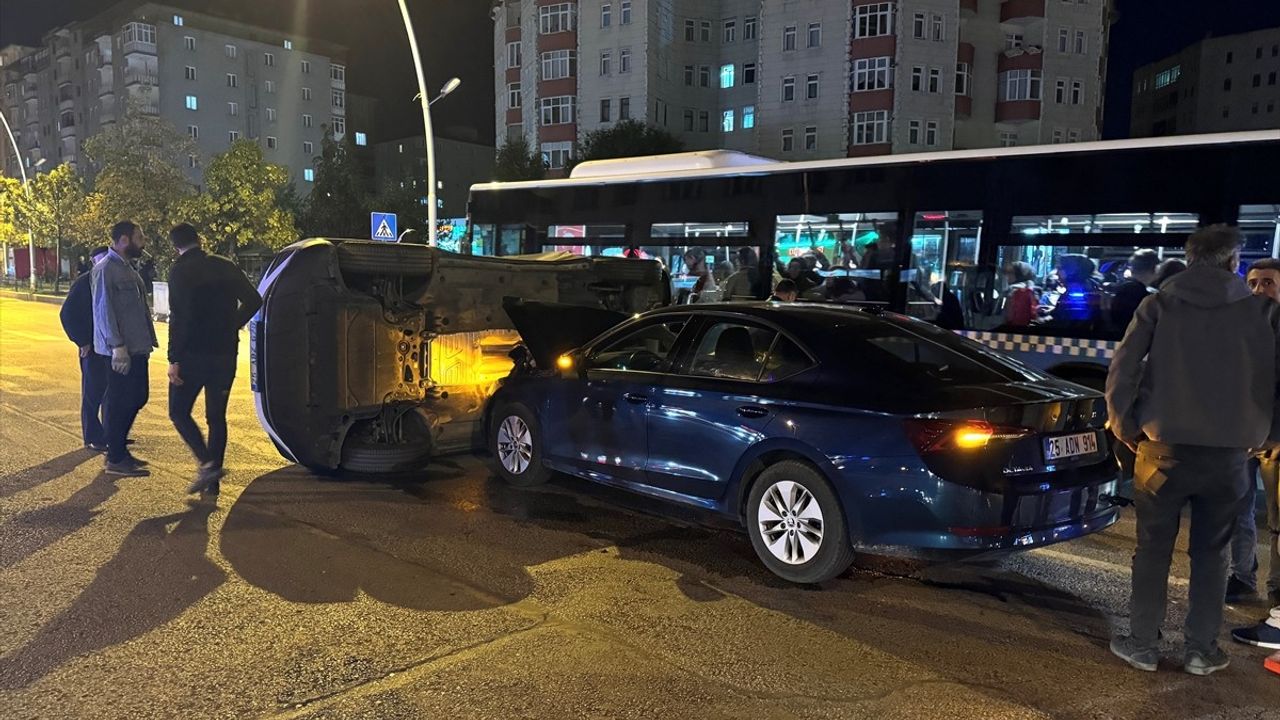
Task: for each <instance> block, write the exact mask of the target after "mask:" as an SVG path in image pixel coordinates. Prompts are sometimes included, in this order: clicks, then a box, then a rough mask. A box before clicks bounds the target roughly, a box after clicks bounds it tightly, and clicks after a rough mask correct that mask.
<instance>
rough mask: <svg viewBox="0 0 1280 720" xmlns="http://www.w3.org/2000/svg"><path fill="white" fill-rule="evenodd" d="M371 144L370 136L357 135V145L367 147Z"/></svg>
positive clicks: (358, 133) (359, 133)
mask: <svg viewBox="0 0 1280 720" xmlns="http://www.w3.org/2000/svg"><path fill="white" fill-rule="evenodd" d="M368 144H369V136H368V135H366V134H365V133H362V132H357V133H356V145H360V146H362V147H363V146H365V145H368Z"/></svg>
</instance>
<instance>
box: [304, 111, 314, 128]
mask: <svg viewBox="0 0 1280 720" xmlns="http://www.w3.org/2000/svg"><path fill="white" fill-rule="evenodd" d="M311 126H312V122H311V114H310V113H302V127H304V128H309V127H311Z"/></svg>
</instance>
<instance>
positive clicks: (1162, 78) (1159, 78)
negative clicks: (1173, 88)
mask: <svg viewBox="0 0 1280 720" xmlns="http://www.w3.org/2000/svg"><path fill="white" fill-rule="evenodd" d="M1180 77H1182V66H1181V65H1174V66H1173V67H1171V68H1169V69H1168V70H1163V71H1161V72H1159V73H1157V74H1156V83H1155V85H1156V89H1157V90H1159V89H1160V88H1162V87H1165V86H1167V85H1172V84H1173V83H1175V82H1177V81H1178V78H1180ZM1227 82H1228V83H1229V82H1231V81H1230V80H1228V81H1227ZM1224 89H1226V90H1230V89H1231V86H1230V85H1227V86H1226V87H1225V88H1224Z"/></svg>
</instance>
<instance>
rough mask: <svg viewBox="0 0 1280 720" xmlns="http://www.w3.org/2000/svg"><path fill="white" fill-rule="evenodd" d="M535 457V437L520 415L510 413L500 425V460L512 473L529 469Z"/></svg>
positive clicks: (520, 472) (521, 472) (516, 473)
mask: <svg viewBox="0 0 1280 720" xmlns="http://www.w3.org/2000/svg"><path fill="white" fill-rule="evenodd" d="M532 458H533V437H532V434H531V433H530V432H529V426H528V425H527V424H525V421H524V420H522V419H520V417H519V416H516V415H510V416H508V417H507V418H506V419H505V420H503V421H502V424H501V425H499V426H498V460H499V461H501V462H502V467H504V468H506V470H507V472H509V473H511V474H512V475H521V474H523V473H524V471H525V470H528V469H529V461H530V460H531V459H532Z"/></svg>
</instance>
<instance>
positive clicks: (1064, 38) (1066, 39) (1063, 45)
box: [1058, 28, 1071, 53]
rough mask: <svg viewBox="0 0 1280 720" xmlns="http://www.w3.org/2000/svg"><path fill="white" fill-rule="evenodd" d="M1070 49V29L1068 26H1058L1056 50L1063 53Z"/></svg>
mask: <svg viewBox="0 0 1280 720" xmlns="http://www.w3.org/2000/svg"><path fill="white" fill-rule="evenodd" d="M1070 51H1071V30H1070V29H1069V28H1058V52H1060V53H1065V52H1070Z"/></svg>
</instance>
